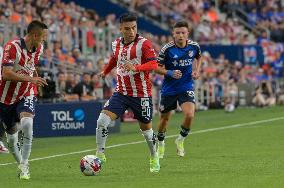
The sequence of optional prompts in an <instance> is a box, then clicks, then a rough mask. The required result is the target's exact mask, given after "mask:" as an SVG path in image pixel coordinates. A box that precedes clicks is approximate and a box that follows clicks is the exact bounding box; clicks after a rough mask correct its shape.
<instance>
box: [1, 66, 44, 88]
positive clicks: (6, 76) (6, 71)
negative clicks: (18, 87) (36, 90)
mask: <svg viewBox="0 0 284 188" xmlns="http://www.w3.org/2000/svg"><path fill="white" fill-rule="evenodd" d="M2 73H3V80H6V81H14V82H32V83H34V84H36V85H37V86H45V85H47V83H46V80H45V79H43V78H41V77H30V76H26V75H22V74H18V73H16V72H14V71H13V67H10V66H9V67H8V66H7V67H5V66H4V67H3V72H2Z"/></svg>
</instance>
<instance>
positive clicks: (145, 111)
mask: <svg viewBox="0 0 284 188" xmlns="http://www.w3.org/2000/svg"><path fill="white" fill-rule="evenodd" d="M141 107H142V116H143V117H145V118H148V119H149V118H150V115H151V107H150V101H149V98H141Z"/></svg>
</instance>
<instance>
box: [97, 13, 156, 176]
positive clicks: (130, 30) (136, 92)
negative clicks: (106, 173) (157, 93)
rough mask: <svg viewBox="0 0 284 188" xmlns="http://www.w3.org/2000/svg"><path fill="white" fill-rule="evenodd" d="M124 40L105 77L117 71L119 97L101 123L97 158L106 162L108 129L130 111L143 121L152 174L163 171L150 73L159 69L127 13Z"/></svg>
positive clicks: (123, 23)
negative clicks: (159, 156)
mask: <svg viewBox="0 0 284 188" xmlns="http://www.w3.org/2000/svg"><path fill="white" fill-rule="evenodd" d="M120 31H121V33H122V37H120V38H118V39H116V40H115V41H114V42H113V43H112V51H113V54H112V56H111V58H110V60H109V63H108V65H107V66H106V68H105V69H104V71H103V72H102V73H101V76H102V77H104V76H106V75H107V74H108V73H109V72H110V71H111V70H112V69H113V68H115V67H116V70H117V81H118V82H117V87H116V91H115V93H114V94H113V95H112V97H111V98H110V99H109V101H107V102H106V104H105V106H104V108H103V110H102V112H101V113H100V116H99V118H98V120H97V129H96V142H97V154H96V155H97V156H98V157H99V158H100V159H101V160H102V161H106V157H105V154H104V151H105V143H106V138H107V135H108V126H109V125H110V124H111V123H112V122H113V121H114V120H116V119H117V118H118V117H120V116H122V115H123V113H124V112H125V110H126V109H127V108H130V109H131V110H132V111H133V113H134V116H135V118H136V119H137V120H138V121H139V125H140V129H141V131H142V134H143V135H144V137H145V140H146V142H147V144H148V146H149V150H150V171H151V172H158V171H159V170H160V164H159V158H158V156H157V152H156V138H155V135H154V133H153V130H152V112H153V105H152V98H151V95H152V94H151V87H152V86H151V82H150V77H149V73H150V71H152V70H155V69H157V68H158V64H157V61H156V54H155V51H154V49H153V48H152V45H151V42H150V41H149V40H147V39H146V38H144V37H142V36H140V35H138V34H137V17H136V15H134V14H131V13H126V14H124V15H122V16H121V17H120Z"/></svg>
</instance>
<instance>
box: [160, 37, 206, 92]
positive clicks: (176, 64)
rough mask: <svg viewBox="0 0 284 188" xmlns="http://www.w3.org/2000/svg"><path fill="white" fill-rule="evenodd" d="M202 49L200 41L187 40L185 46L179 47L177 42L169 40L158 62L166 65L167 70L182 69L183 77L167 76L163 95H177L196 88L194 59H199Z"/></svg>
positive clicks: (162, 90)
mask: <svg viewBox="0 0 284 188" xmlns="http://www.w3.org/2000/svg"><path fill="white" fill-rule="evenodd" d="M200 56H201V51H200V47H199V45H198V43H196V42H193V41H191V40H188V41H187V45H186V46H185V47H184V48H179V47H177V46H176V45H175V43H174V42H173V41H172V42H169V43H168V44H166V45H165V46H164V47H163V48H162V49H161V51H160V53H159V55H158V63H159V64H162V65H164V66H165V69H167V70H180V71H181V72H182V77H181V78H180V79H174V78H172V77H169V76H165V78H164V81H163V85H162V89H161V95H162V96H165V95H176V94H179V93H182V92H185V91H189V90H190V91H193V90H194V81H193V79H192V76H191V74H192V64H193V62H194V59H199V57H200Z"/></svg>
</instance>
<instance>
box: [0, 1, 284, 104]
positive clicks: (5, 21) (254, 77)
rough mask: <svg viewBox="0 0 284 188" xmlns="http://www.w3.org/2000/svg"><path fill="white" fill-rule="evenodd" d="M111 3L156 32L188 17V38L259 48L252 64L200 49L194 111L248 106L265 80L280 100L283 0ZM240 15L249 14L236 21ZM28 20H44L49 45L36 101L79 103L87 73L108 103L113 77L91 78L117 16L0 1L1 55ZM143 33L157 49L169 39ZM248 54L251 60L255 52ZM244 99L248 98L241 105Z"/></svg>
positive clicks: (56, 4) (64, 5)
mask: <svg viewBox="0 0 284 188" xmlns="http://www.w3.org/2000/svg"><path fill="white" fill-rule="evenodd" d="M114 2H118V3H120V4H121V5H123V6H124V7H128V10H129V11H137V12H139V13H141V14H143V15H145V16H147V17H149V18H150V21H151V20H155V21H158V22H159V23H161V27H162V26H163V25H164V24H165V23H166V25H167V27H168V28H170V27H171V26H172V24H173V23H174V22H175V21H176V20H179V19H182V18H184V19H186V20H189V21H190V22H191V24H192V26H193V27H194V28H195V29H194V35H193V38H194V40H196V41H198V42H199V43H200V44H204V45H216V44H218V45H242V46H246V45H258V46H261V47H262V50H263V55H264V61H263V62H256V63H255V64H246V63H245V62H242V61H239V60H229V58H228V57H227V55H226V54H219V55H218V57H212V55H211V54H210V53H209V52H207V51H204V52H203V67H202V78H201V79H200V80H199V81H198V82H197V83H196V85H197V91H198V95H199V97H198V103H197V104H198V105H199V106H200V109H202V107H203V106H206V107H220V106H224V104H225V103H226V101H227V99H228V98H230V97H229V96H232V95H235V97H236V98H237V99H236V103H238V104H240V105H247V104H252V102H253V100H252V99H253V97H254V96H255V95H256V94H254V93H256V92H254V89H251V87H247V85H248V84H249V85H253V86H254V88H258V87H257V86H261V84H262V83H263V82H269V85H271V87H270V88H271V90H270V92H269V97H274V98H276V99H277V101H278V99H279V98H281V97H280V96H281V94H282V93H283V81H281V79H283V76H284V75H283V69H284V68H283V67H284V65H283V61H284V55H283V52H284V45H283V43H281V42H278V41H281V40H282V38H283V20H284V19H283V14H284V13H283V10H284V9H283V1H273V2H274V3H271V2H272V1H271V2H270V1H269V2H267V4H265V5H266V6H263V4H258V3H257V2H259V1H218V2H219V3H218V4H214V2H215V1H207V0H198V1H192V0H188V1H185V0H170V1H160V0H147V1H141V0H134V1H129V0H117V1H114ZM236 2H237V4H236ZM249 2H251V3H249ZM234 3H235V4H234ZM260 5H262V6H260ZM278 5H279V6H278ZM98 6H99V5H98ZM263 7H265V8H263ZM232 9H233V10H232ZM240 11H242V12H244V13H245V14H246V15H247V17H243V16H239V15H240V14H238V12H240ZM32 19H39V20H43V21H44V22H45V23H46V24H48V25H49V35H48V38H47V44H48V46H47V48H46V50H45V53H44V56H43V57H42V59H41V61H40V74H41V75H43V76H44V77H45V78H47V79H49V80H50V83H51V84H50V85H51V87H50V88H47V89H44V91H43V93H42V94H41V95H42V98H43V100H42V101H48V102H55V101H73V100H75V101H77V100H80V98H79V96H77V95H76V93H75V92H74V88H75V87H76V85H77V84H79V83H80V81H81V79H82V75H83V73H86V72H87V73H89V74H90V75H92V78H91V80H92V82H91V86H90V87H91V88H92V92H91V93H92V95H93V96H94V97H93V98H92V99H107V98H108V97H109V96H110V95H111V93H112V92H113V90H114V87H115V85H116V81H115V72H112V74H111V75H109V76H108V77H107V78H106V80H102V79H100V78H98V77H97V76H96V74H95V73H98V72H100V71H101V70H102V68H103V66H104V65H105V63H107V61H108V57H109V54H110V44H111V41H112V40H113V39H114V38H115V37H116V36H118V35H119V31H118V30H117V29H116V27H117V21H116V19H117V18H116V15H115V14H108V15H106V16H105V17H102V16H100V15H98V13H97V12H96V11H95V10H89V9H88V8H86V7H81V6H80V5H78V4H75V3H74V2H63V1H60V0H58V1H48V0H38V1H34V0H28V1H22V0H16V1H0V52H2V45H3V44H4V43H5V42H6V41H7V40H9V39H11V38H15V37H17V36H23V34H24V32H25V31H24V30H23V29H22V28H25V26H26V24H27V23H29V22H30V20H32ZM244 22H245V23H247V24H245V23H244ZM262 28H268V30H263V29H262ZM142 29H143V28H142ZM141 32H143V35H144V36H146V37H147V38H149V39H150V40H151V41H152V43H153V46H154V48H155V50H156V51H157V52H158V51H159V50H160V48H161V46H162V45H164V44H165V43H167V42H169V41H170V40H171V36H166V35H162V36H158V35H154V34H151V33H149V32H145V31H141ZM270 36H271V37H270ZM248 53H252V56H255V52H254V51H251V52H250V51H249V52H248ZM0 54H1V53H0ZM152 79H153V83H154V86H155V87H154V90H155V92H154V93H156V95H155V97H154V99H155V101H156V104H157V101H158V98H159V97H158V93H159V92H158V91H159V87H160V84H161V79H162V78H161V77H160V76H159V75H154V76H153V78H152ZM47 91H49V92H47ZM233 93H236V94H233ZM282 95H283V94H282ZM243 96H245V98H246V100H242V101H240V99H241V98H244V97H243Z"/></svg>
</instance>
